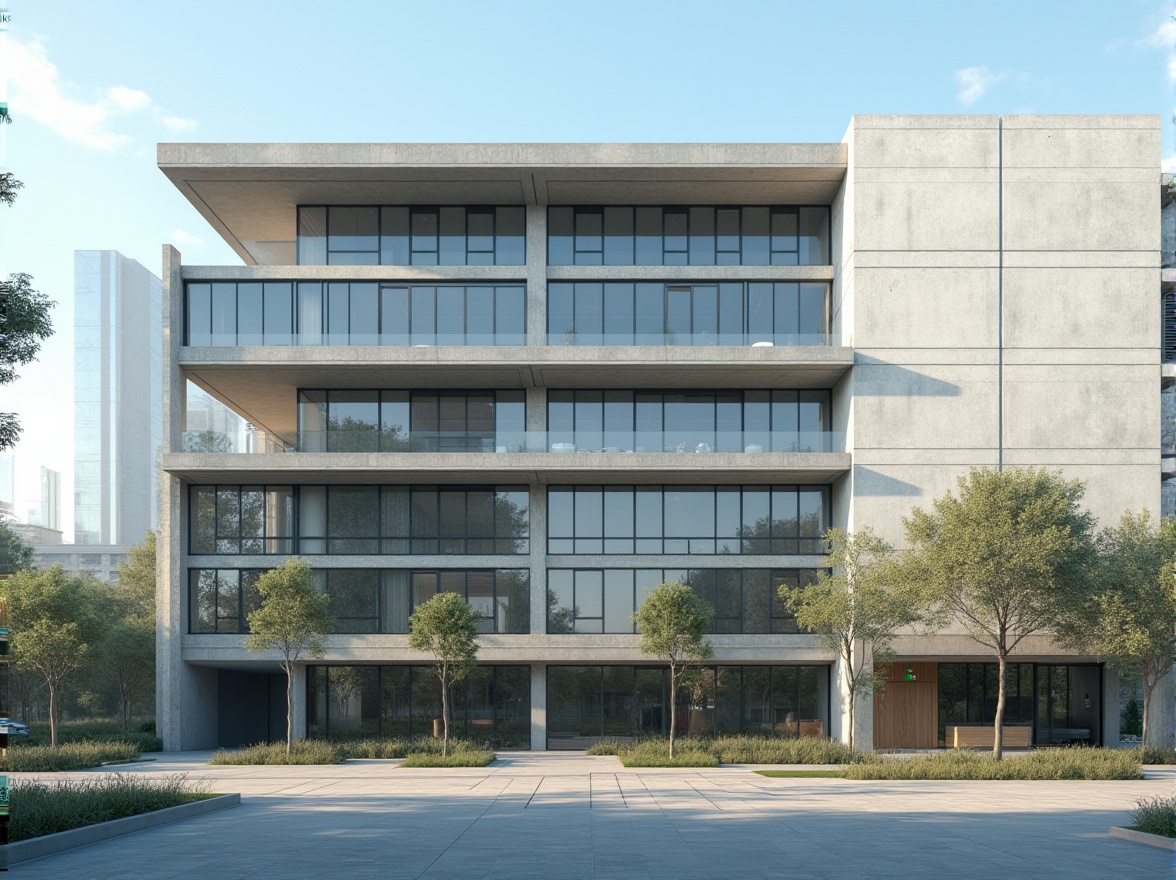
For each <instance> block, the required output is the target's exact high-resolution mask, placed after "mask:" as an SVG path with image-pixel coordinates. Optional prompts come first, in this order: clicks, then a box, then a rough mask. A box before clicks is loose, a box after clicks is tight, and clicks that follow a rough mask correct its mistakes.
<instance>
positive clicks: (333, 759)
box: [208, 739, 347, 764]
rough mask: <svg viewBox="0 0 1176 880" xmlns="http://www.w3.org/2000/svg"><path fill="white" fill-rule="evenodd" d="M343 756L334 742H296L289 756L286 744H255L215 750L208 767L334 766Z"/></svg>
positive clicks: (317, 740)
mask: <svg viewBox="0 0 1176 880" xmlns="http://www.w3.org/2000/svg"><path fill="white" fill-rule="evenodd" d="M346 757H347V755H346V754H344V752H343V750H342V749H341V748H340V747H339V746H337V745H335V744H334V743H329V742H325V741H323V740H319V739H296V740H294V746H293V748H292V749H291V751H290V754H289V755H287V754H286V743H285V742H280V743H257V744H256V745H252V746H246V747H245V748H243V749H237V750H233V751H230V750H226V749H217V750H216V751H215V752H213V753H212V757H210V758H209V759H208V763H209V764H338V763H339V762H340V761H342V760H343V759H344V758H346Z"/></svg>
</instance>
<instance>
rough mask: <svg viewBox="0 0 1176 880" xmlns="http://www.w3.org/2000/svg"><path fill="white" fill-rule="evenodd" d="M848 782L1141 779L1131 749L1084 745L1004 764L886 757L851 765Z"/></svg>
mask: <svg viewBox="0 0 1176 880" xmlns="http://www.w3.org/2000/svg"><path fill="white" fill-rule="evenodd" d="M844 777H845V778H846V779H1142V778H1143V773H1142V771H1141V770H1140V767H1139V760H1138V755H1137V753H1136V752H1135V751H1134V750H1132V749H1092V748H1086V747H1084V746H1074V747H1071V748H1055V749H1042V750H1040V751H1036V752H1030V753H1028V754H1026V755H1018V756H1017V757H1015V758H1011V759H1009V760H1007V761H1001V760H998V759H997V758H995V757H994V756H993V755H989V754H978V753H976V752H965V751H955V750H952V751H945V752H933V753H930V754H921V755H914V756H912V757H909V758H908V757H898V756H892V757H883V756H881V755H875V756H873V757H872V758H871V759H870V760H867V761H863V762H861V763H858V764H851V765H850V766H848V767H846V768H845V770H844Z"/></svg>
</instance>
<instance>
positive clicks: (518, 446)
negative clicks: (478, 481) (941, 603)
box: [183, 430, 845, 455]
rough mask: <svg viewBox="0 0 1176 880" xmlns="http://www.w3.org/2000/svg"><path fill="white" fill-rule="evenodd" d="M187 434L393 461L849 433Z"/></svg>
mask: <svg viewBox="0 0 1176 880" xmlns="http://www.w3.org/2000/svg"><path fill="white" fill-rule="evenodd" d="M246 440H247V442H241V440H240V438H239V437H238V435H236V434H220V433H218V432H214V431H193V432H186V433H185V434H184V446H183V451H184V452H213V453H218V452H219V453H275V452H277V453H282V452H394V453H490V454H507V455H509V454H512V453H515V454H517V453H547V454H553V455H566V454H572V453H612V454H615V453H621V454H624V453H657V454H694V455H700V454H701V455H704V454H710V453H745V454H752V455H759V454H763V453H787V452H803V453H821V452H844V451H845V433H844V432H843V431H717V432H716V431H705V430H682V431H550V432H548V431H526V432H521V431H519V432H506V433H498V434H494V433H480V432H474V431H412V432H409V433H404V432H402V431H376V430H372V431H303V432H301V433H299V434H298V436H297V441H298V442H297V445H292V444H289V443H286V442H283V441H282V440H281V439H280V438H277V437H275V436H274V435H272V434H264V433H262V432H255V433H252V434H250V435H248V437H247V438H246Z"/></svg>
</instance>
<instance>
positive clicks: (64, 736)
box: [11, 721, 163, 752]
mask: <svg viewBox="0 0 1176 880" xmlns="http://www.w3.org/2000/svg"><path fill="white" fill-rule="evenodd" d="M146 723H147V724H149V725H150V726H151V729H152V731H154V729H155V722H154V721H149V722H146ZM140 727H142V725H140ZM152 731H144V730H123V729H122V725H121V724H119V723H118V722H116V721H63V722H62V723H60V724H58V725H57V742H58V744H63V743H76V742H95V743H130V744H131V745H133V746H135V747H136V748H137V749H138V750H139V751H141V752H159V751H163V740H161V739H160V738H159V737H157V736H156V735H155V734H154V733H153V732H152ZM11 743H12V748H14V749H23V748H26V747H28V746H39V745H47V744H48V743H49V725H48V724H45V723H34V724H30V725H29V735H28V736H27V737H25V736H21V737H12V739H11Z"/></svg>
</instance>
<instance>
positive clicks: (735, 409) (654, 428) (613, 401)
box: [547, 389, 832, 453]
mask: <svg viewBox="0 0 1176 880" xmlns="http://www.w3.org/2000/svg"><path fill="white" fill-rule="evenodd" d="M831 401H832V398H831V392H830V391H828V390H823V389H811V390H810V389H805V390H762V391H761V390H755V391H626V390H620V389H618V390H600V391H595V390H580V389H576V390H558V389H557V390H551V391H548V392H547V431H548V440H549V442H550V443H551V448H552V449H555V448H556V446H555V444H557V443H559V444H565V446H566V445H570V446H571V447H572V448H573V449H577V450H583V449H588V450H601V451H603V452H619V451H622V450H626V449H632V450H633V451H635V452H691V453H696V452H703V453H705V452H821V451H824V450H825V446H826V444H825V443H824V442H823V435H824V434H825V433H826V432H828V431H829V424H830V410H831ZM560 448H564V447H560Z"/></svg>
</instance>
